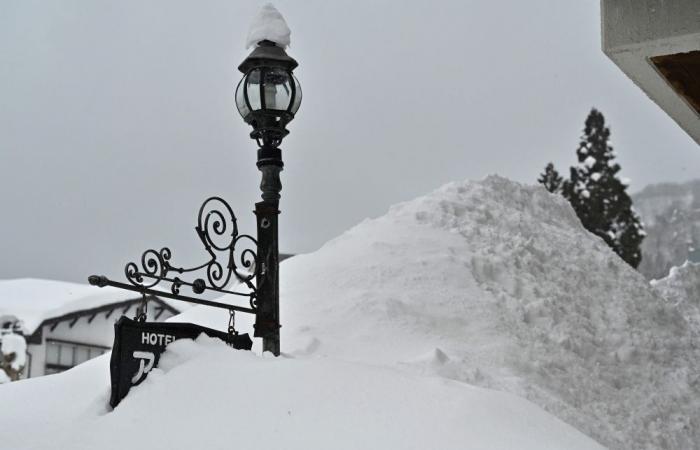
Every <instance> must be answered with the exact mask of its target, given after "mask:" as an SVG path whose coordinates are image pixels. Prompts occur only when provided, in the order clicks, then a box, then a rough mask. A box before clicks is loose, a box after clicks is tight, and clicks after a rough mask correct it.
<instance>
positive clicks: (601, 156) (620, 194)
mask: <svg viewBox="0 0 700 450" xmlns="http://www.w3.org/2000/svg"><path fill="white" fill-rule="evenodd" d="M609 139H610V129H608V128H607V127H606V126H605V118H604V117H603V114H602V113H600V112H599V111H597V110H596V109H592V110H591V112H590V114H589V115H588V118H587V119H586V124H585V128H584V132H583V137H582V139H581V142H580V144H579V146H578V149H577V150H576V156H577V157H578V161H579V165H578V166H575V167H572V168H571V173H570V178H569V180H566V181H565V182H564V183H563V186H562V194H563V195H564V197H566V198H567V199H568V200H569V202H570V203H571V206H573V208H574V210H575V211H576V214H577V215H578V217H579V219H581V223H582V224H583V226H584V227H585V228H586V229H587V230H588V231H590V232H591V233H593V234H596V235H598V236H600V237H601V238H603V239H604V240H605V242H606V243H607V244H608V245H609V246H610V247H611V248H612V249H613V250H614V251H615V253H617V254H618V255H619V256H620V257H621V258H622V259H624V260H625V261H626V262H627V263H628V264H629V265H631V266H632V267H635V268H636V267H637V266H639V263H640V262H641V260H642V253H641V249H640V246H641V244H642V240H643V239H644V235H645V233H644V229H643V227H642V223H641V220H640V218H639V216H638V215H637V214H636V213H635V211H634V209H632V199H631V198H630V196H629V195H628V194H627V192H626V189H627V184H626V183H624V182H623V181H621V180H620V179H619V178H618V177H617V174H618V172H619V171H620V166H619V164H617V163H616V162H615V161H614V159H615V154H614V152H613V148H612V146H611V145H610V143H609Z"/></svg>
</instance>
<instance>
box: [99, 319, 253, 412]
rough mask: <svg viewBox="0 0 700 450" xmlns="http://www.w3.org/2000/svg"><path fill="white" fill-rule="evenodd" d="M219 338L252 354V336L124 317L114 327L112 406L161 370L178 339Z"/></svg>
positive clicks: (111, 366)
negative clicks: (163, 356) (162, 359)
mask: <svg viewBox="0 0 700 450" xmlns="http://www.w3.org/2000/svg"><path fill="white" fill-rule="evenodd" d="M202 333H204V334H206V335H207V336H209V337H212V338H218V339H221V340H222V341H224V342H226V343H227V344H229V345H230V346H231V347H233V348H235V349H239V350H250V349H251V348H252V346H253V341H252V340H251V339H250V336H249V335H248V334H233V333H223V332H221V331H217V330H213V329H211V328H206V327H202V326H199V325H194V324H191V323H162V322H139V321H136V320H131V319H129V318H127V317H122V318H121V319H119V321H118V322H117V323H116V324H115V325H114V348H113V349H112V359H111V361H110V373H111V375H112V394H111V396H110V399H109V404H110V405H111V406H112V407H115V406H117V405H118V404H119V402H120V401H121V400H122V399H123V398H124V397H126V395H127V394H128V393H129V390H130V389H131V386H136V385H138V384H140V383H141V382H143V380H145V379H146V376H148V373H149V372H150V371H151V370H152V369H153V368H154V367H157V365H158V361H159V360H160V355H161V354H162V353H163V352H164V351H165V348H166V347H167V345H168V344H170V343H171V342H174V341H176V340H177V339H195V338H196V337H197V336H199V335H200V334H202Z"/></svg>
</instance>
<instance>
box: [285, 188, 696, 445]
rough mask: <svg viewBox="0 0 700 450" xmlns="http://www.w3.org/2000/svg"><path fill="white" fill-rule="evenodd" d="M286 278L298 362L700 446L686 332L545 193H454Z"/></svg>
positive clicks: (403, 210)
mask: <svg viewBox="0 0 700 450" xmlns="http://www.w3.org/2000/svg"><path fill="white" fill-rule="evenodd" d="M280 274H281V296H282V297H281V298H282V305H281V307H282V323H283V325H284V326H283V328H282V342H283V348H284V349H285V350H287V351H290V352H291V353H292V354H295V352H299V354H307V353H308V352H309V350H308V349H309V347H310V343H311V342H314V345H313V348H314V349H315V350H314V354H316V355H318V356H328V357H333V358H343V359H346V360H352V361H363V362H369V363H372V364H382V365H391V366H394V367H400V368H402V369H404V370H409V371H415V372H416V373H422V374H425V373H426V372H432V373H433V374H434V375H437V376H441V377H446V378H451V379H455V380H459V381H464V382H468V383H473V384H477V385H480V386H484V387H489V388H495V389H500V390H504V391H508V392H512V393H515V394H518V395H520V396H523V397H525V398H527V399H529V400H531V401H533V402H535V403H537V404H538V405H540V406H542V407H544V408H545V409H546V410H548V411H550V412H552V413H554V414H555V415H557V416H558V417H560V418H562V419H563V420H565V421H566V422H568V423H570V424H572V425H574V426H575V427H576V428H578V429H580V430H582V431H584V432H585V433H587V434H589V435H590V436H593V437H594V438H596V439H597V440H598V441H599V442H601V443H603V444H605V445H607V446H609V447H611V448H616V449H635V450H638V449H647V448H648V449H651V448H654V449H658V448H667V449H671V448H672V449H688V448H693V447H694V446H695V445H696V443H697V442H700V420H699V418H698V416H697V411H698V410H700V398H699V396H698V392H697V386H698V383H699V382H700V379H699V376H700V375H699V374H700V370H698V369H700V367H698V361H700V358H699V357H700V352H699V351H698V350H697V349H696V348H695V346H694V345H693V340H692V337H691V331H690V328H689V326H688V324H687V322H686V320H684V318H683V317H682V315H681V314H680V313H679V312H678V310H677V308H675V307H674V306H673V305H670V304H668V303H666V302H664V301H663V300H661V299H660V298H659V297H658V295H657V294H656V293H655V292H654V291H653V290H652V289H651V288H650V286H649V284H648V283H647V282H646V280H645V279H644V278H643V277H642V276H641V275H640V274H639V273H637V272H636V271H635V270H633V269H632V268H631V267H629V266H628V265H627V264H625V263H624V261H622V260H621V259H620V258H619V257H618V256H617V255H615V254H614V252H612V251H611V250H610V249H609V248H608V247H607V245H606V244H605V243H604V242H603V241H602V240H601V239H600V238H598V237H596V236H594V235H592V234H590V233H588V232H587V231H586V230H585V229H584V228H583V227H582V226H581V224H580V222H579V220H578V218H577V217H576V215H575V213H574V211H573V210H572V208H571V207H570V205H569V204H568V203H567V202H566V201H565V200H564V199H563V198H561V197H560V196H556V195H552V194H549V193H548V192H546V191H545V190H544V189H543V188H541V187H539V186H537V187H535V186H532V187H530V186H523V185H520V184H518V183H515V182H511V181H509V180H506V179H504V178H500V177H498V176H491V177H488V178H487V179H485V180H483V181H481V182H464V183H451V184H448V185H446V186H444V187H442V188H440V189H438V190H437V191H435V192H433V193H431V194H429V195H427V196H424V197H420V198H418V199H415V200H413V201H410V202H406V203H403V204H400V205H396V206H394V207H392V208H391V209H390V211H389V212H388V214H386V215H385V216H383V217H380V218H378V219H373V220H365V221H364V222H363V223H361V224H359V225H358V226H356V227H354V228H352V229H351V230H349V231H348V232H346V233H345V234H343V235H342V236H340V237H338V238H336V239H334V240H332V241H330V242H329V243H327V244H326V245H325V246H324V247H322V248H321V249H320V250H318V251H317V252H315V253H313V254H309V255H299V256H296V257H294V258H292V259H290V260H288V261H286V262H285V263H284V264H283V265H282V268H281V271H280ZM435 349H440V353H441V354H444V355H449V357H448V358H445V357H443V356H440V355H439V354H437V353H436V350H435ZM426 355H427V356H426Z"/></svg>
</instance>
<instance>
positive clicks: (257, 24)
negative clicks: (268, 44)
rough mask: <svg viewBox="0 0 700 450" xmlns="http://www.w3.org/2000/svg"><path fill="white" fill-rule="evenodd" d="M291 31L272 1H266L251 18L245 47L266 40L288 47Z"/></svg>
mask: <svg viewBox="0 0 700 450" xmlns="http://www.w3.org/2000/svg"><path fill="white" fill-rule="evenodd" d="M291 33H292V32H291V31H290V30H289V27H288V26H287V22H286V21H285V20H284V17H282V14H280V12H279V11H277V8H275V7H274V6H273V5H272V3H266V4H265V5H263V7H262V8H260V11H259V12H258V14H257V15H256V16H255V19H253V23H252V24H251V25H250V29H249V30H248V37H247V38H246V48H250V47H254V46H256V45H258V42H260V41H264V40H268V41H272V42H274V43H276V44H277V45H279V46H280V47H282V48H287V47H289V44H290V35H291Z"/></svg>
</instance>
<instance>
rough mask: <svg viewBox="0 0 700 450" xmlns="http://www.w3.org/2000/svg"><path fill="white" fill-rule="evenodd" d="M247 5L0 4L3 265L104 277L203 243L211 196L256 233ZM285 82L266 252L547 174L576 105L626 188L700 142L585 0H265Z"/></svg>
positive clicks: (301, 247)
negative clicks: (468, 182) (283, 49)
mask: <svg viewBox="0 0 700 450" xmlns="http://www.w3.org/2000/svg"><path fill="white" fill-rule="evenodd" d="M259 5H260V3H259V2H256V1H250V0H248V1H236V0H221V1H218V0H217V1H214V0H209V1H206V2H194V1H173V0H167V1H166V0H158V1H148V2H142V1H133V0H129V1H124V0H122V1H119V2H114V1H55V2H46V1H31V0H17V1H8V0H0V202H2V203H1V204H2V209H1V211H2V215H1V216H0V258H1V259H0V278H14V277H22V276H34V277H44V278H55V279H65V280H72V281H84V280H85V278H86V276H87V275H88V274H91V273H105V274H108V275H113V276H114V275H116V276H118V275H119V274H120V272H121V268H122V267H123V264H124V263H125V262H127V261H129V260H131V259H134V258H136V257H138V256H140V253H141V251H142V250H144V249H146V248H148V247H150V246H152V247H157V248H159V247H161V246H164V245H169V246H170V247H171V249H172V250H173V251H174V256H173V259H174V260H175V261H176V262H178V261H179V262H182V263H183V264H185V265H187V264H190V263H196V262H198V261H199V260H200V259H201V256H203V255H201V254H200V253H199V252H200V246H199V244H198V242H197V238H196V236H195V234H194V231H193V227H194V225H195V220H196V217H195V215H196V212H197V208H198V207H199V204H200V203H201V201H202V200H204V199H205V198H206V197H207V196H208V195H212V194H218V195H221V196H224V197H225V198H227V199H228V200H229V201H230V202H231V203H232V206H233V207H234V209H235V210H236V212H237V215H238V216H239V220H240V224H241V229H242V230H243V231H247V232H251V233H253V232H254V228H253V215H252V213H251V210H252V207H253V203H254V202H255V201H257V199H258V198H259V191H258V187H257V185H258V183H259V174H258V171H257V169H256V168H255V145H254V143H253V142H252V141H251V140H250V139H249V138H248V137H247V135H248V133H249V129H248V128H247V127H246V126H245V125H244V123H243V121H242V120H241V119H240V117H239V116H238V113H237V112H236V110H235V106H234V97H233V94H234V88H235V85H236V83H237V81H238V80H239V76H240V74H239V73H238V72H237V70H236V67H237V66H238V64H239V62H240V61H241V60H242V59H243V58H244V57H245V56H246V55H247V51H245V49H244V48H243V45H244V42H245V35H246V32H247V28H248V24H249V23H250V21H251V19H252V18H253V16H254V14H255V12H256V11H257V9H258V7H259ZM275 5H276V6H277V7H278V9H279V10H280V11H281V12H282V14H283V15H284V16H285V18H286V19H287V22H288V23H289V26H290V28H291V29H292V47H291V49H290V51H289V53H290V54H291V55H292V56H294V57H295V58H296V59H297V60H298V61H299V62H300V66H299V68H298V69H297V71H296V74H297V77H298V78H299V80H300V81H301V84H302V88H303V91H304V100H303V102H302V105H301V110H300V112H299V114H298V116H297V119H296V120H295V121H294V122H292V124H291V125H290V127H289V128H290V130H291V134H290V135H289V136H288V137H287V138H286V140H285V142H284V143H283V146H282V147H283V154H284V159H285V163H286V167H285V171H284V172H283V173H282V176H283V180H282V181H283V185H284V189H283V191H282V203H281V209H282V216H281V224H280V226H281V242H282V243H281V248H282V250H283V251H287V252H305V251H311V250H314V249H315V248H317V247H319V246H320V245H321V244H322V243H323V242H325V241H326V240H328V239H330V238H332V237H334V236H335V235H337V234H339V233H340V232H342V231H343V230H345V229H347V228H349V227H350V226H352V225H353V224H355V223H357V222H358V221H360V220H362V219H363V218H365V217H371V216H377V215H380V214H381V213H383V212H384V211H385V210H386V209H387V207H388V206H389V205H391V204H392V203H395V202H398V201H402V200H407V199H410V198H412V197H414V196H417V195H420V194H423V193H425V192H427V191H429V190H431V189H433V188H435V187H437V186H439V185H441V184H443V183H445V182H448V181H452V180H461V179H465V178H472V179H476V178H482V177H483V176H485V175H487V174H490V173H499V174H502V175H504V176H507V177H509V178H512V179H515V180H519V181H525V182H533V181H534V180H535V179H536V177H537V175H538V173H539V172H540V171H541V169H542V168H543V167H544V165H545V164H546V163H547V162H548V161H550V160H552V161H554V162H555V163H556V164H557V166H558V167H559V168H560V169H563V170H564V171H566V169H567V168H568V166H569V165H570V164H572V163H573V162H574V150H575V147H576V144H577V142H578V137H579V135H580V132H581V129H582V126H583V121H584V119H585V116H586V114H587V113H588V110H589V109H590V108H591V107H592V106H595V107H597V108H599V109H600V110H601V111H603V113H604V114H605V116H606V118H607V120H608V122H609V124H610V126H611V128H612V137H613V144H614V145H615V148H616V150H617V154H618V157H619V161H620V164H621V165H622V167H623V175H624V176H626V177H629V178H631V179H632V181H633V184H632V189H633V190H639V189H641V188H642V187H643V186H644V185H645V184H647V183H652V182H659V181H677V180H686V179H690V178H693V177H697V176H698V169H700V148H698V146H697V145H696V144H695V143H693V142H692V141H691V139H690V138H689V137H687V136H686V135H685V134H684V133H683V131H682V130H680V128H679V127H678V126H676V125H675V123H673V122H672V120H671V119H669V118H668V117H667V116H666V115H665V114H664V113H663V112H662V111H661V110H660V109H658V108H657V107H656V106H655V105H654V104H653V103H652V102H651V101H650V100H648V99H647V98H646V97H645V96H644V94H643V93H642V92H641V91H640V90H638V89H637V88H636V87H635V86H634V85H633V84H632V82H631V81H629V80H628V79H627V78H625V76H624V75H623V74H622V73H621V72H620V71H619V70H618V69H617V68H616V67H615V66H614V65H613V64H612V62H610V61H609V60H608V59H607V58H606V57H605V56H604V55H603V54H602V52H601V50H600V22H599V11H598V8H599V6H598V1H594V0H587V1H580V0H568V1H561V0H531V1H527V2H523V1H521V0H510V1H493V2H491V1H469V0H457V1H418V0H415V1H405V2H399V1H394V2H388V1H364V2H362V1H357V0H352V1H349V0H348V1H327V0H305V1H300V0H297V1H292V0H288V1H277V2H275Z"/></svg>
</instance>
